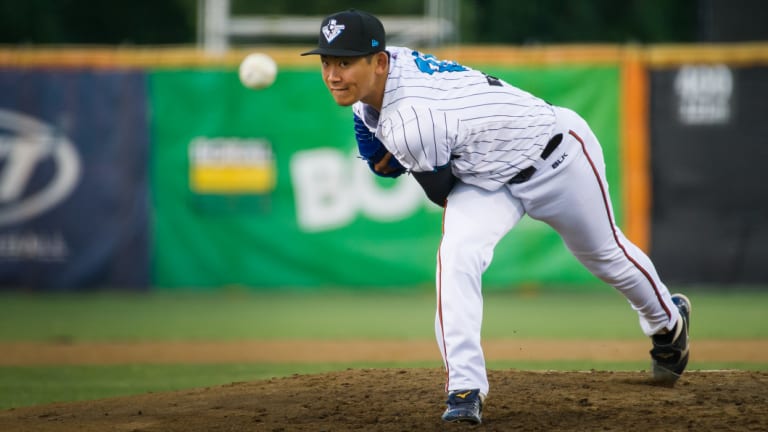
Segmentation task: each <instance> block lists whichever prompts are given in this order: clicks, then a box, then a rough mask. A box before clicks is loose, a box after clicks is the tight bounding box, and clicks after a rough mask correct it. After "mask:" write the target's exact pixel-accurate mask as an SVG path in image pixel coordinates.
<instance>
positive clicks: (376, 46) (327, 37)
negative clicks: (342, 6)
mask: <svg viewBox="0 0 768 432" xmlns="http://www.w3.org/2000/svg"><path fill="white" fill-rule="evenodd" d="M385 47H386V34H385V32H384V25H382V24H381V21H379V19H378V18H376V17H375V16H373V15H371V14H369V13H367V12H363V11H360V10H355V9H348V10H345V11H343V12H337V13H335V14H333V15H329V16H327V17H326V18H325V19H324V20H323V23H322V24H321V26H320V35H319V36H318V38H317V48H315V49H313V50H312V51H307V52H305V53H302V54H301V55H303V56H304V55H310V54H319V55H329V56H336V57H354V56H364V55H368V54H373V53H377V52H379V51H384V48H385Z"/></svg>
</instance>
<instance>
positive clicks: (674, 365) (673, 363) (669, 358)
mask: <svg viewBox="0 0 768 432" xmlns="http://www.w3.org/2000/svg"><path fill="white" fill-rule="evenodd" d="M672 302H673V303H674V304H675V306H677V310H679V311H680V320H679V321H678V322H677V325H676V326H675V328H674V329H673V330H672V331H671V332H669V333H666V334H663V335H654V336H652V337H651V340H652V341H653V349H652V350H651V366H652V368H653V379H654V380H655V381H658V382H662V383H667V384H674V383H675V381H677V379H678V378H680V375H682V374H683V371H684V370H685V366H686V365H687V364H688V355H689V350H688V328H689V326H690V322H691V301H690V300H688V297H686V296H684V295H682V294H674V295H672Z"/></svg>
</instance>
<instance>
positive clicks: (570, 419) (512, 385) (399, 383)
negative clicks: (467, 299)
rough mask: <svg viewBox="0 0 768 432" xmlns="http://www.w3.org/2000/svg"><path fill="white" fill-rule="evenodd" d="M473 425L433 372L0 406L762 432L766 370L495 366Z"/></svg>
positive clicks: (54, 423) (62, 421) (166, 415)
mask: <svg viewBox="0 0 768 432" xmlns="http://www.w3.org/2000/svg"><path fill="white" fill-rule="evenodd" d="M489 378H490V381H491V385H492V393H491V395H490V396H489V399H488V400H487V403H486V407H485V410H484V423H483V424H482V425H480V426H478V427H469V426H464V425H446V424H443V422H442V421H441V420H440V418H439V415H440V413H441V411H442V409H443V405H442V400H443V398H444V394H443V392H442V389H441V388H440V387H441V386H440V384H439V383H441V382H442V379H443V373H442V371H440V370H437V369H402V370H398V369H371V370H366V369H363V370H359V369H356V370H347V371H342V372H333V373H325V374H318V375H306V376H305V375H297V376H292V377H288V378H280V379H271V380H265V381H256V382H249V383H232V384H229V385H225V386H219V387H209V388H202V389H193V390H185V391H178V392H173V393H159V394H147V395H140V396H132V397H123V398H113V399H104V400H99V401H90V402H73V403H60V404H51V405H46V406H40V407H33V408H19V409H15V410H10V411H0V430H2V431H6V432H16V431H19V432H21V431H24V432H27V431H39V432H46V431H56V432H70V431H71V432H75V431H78V432H80V431H82V432H97V431H98V432H103V431H125V432H139V431H142V432H151V431H156V432H174V431H179V432H182V431H184V432H195V431H200V432H203V431H206V432H209V431H270V432H291V431H312V432H319V431H409V432H410V431H420V432H422V431H441V430H469V429H472V430H482V431H500V432H501V431H503V432H506V431H577V430H578V431H598V430H600V431H638V430H665V431H711V430H717V431H750V430H754V431H764V430H768V391H766V389H767V388H768V374H766V373H759V372H691V373H688V374H686V375H685V376H684V377H683V378H682V379H681V380H680V381H679V382H678V384H677V385H676V386H675V387H674V388H666V387H659V386H653V385H651V384H650V382H649V380H648V378H647V376H646V375H645V374H641V373H637V372H634V373H633V372H570V373H568V372H547V373H537V372H522V371H514V370H509V371H491V372H490V376H489Z"/></svg>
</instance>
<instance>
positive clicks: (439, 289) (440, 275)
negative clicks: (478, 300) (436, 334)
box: [437, 199, 450, 391]
mask: <svg viewBox="0 0 768 432" xmlns="http://www.w3.org/2000/svg"><path fill="white" fill-rule="evenodd" d="M447 208H448V200H447V199H446V200H445V206H444V207H443V221H442V229H441V232H442V234H443V236H442V237H440V245H439V246H438V248H437V315H438V317H439V319H440V337H441V338H442V339H443V358H444V359H445V391H448V382H449V380H450V373H449V372H450V369H449V367H448V347H447V346H446V345H445V329H444V328H443V260H442V257H441V253H440V251H441V250H442V247H443V237H445V211H446V209H447Z"/></svg>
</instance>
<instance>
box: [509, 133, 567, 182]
mask: <svg viewBox="0 0 768 432" xmlns="http://www.w3.org/2000/svg"><path fill="white" fill-rule="evenodd" d="M561 142H563V134H561V133H559V134H557V135H555V136H553V137H552V138H550V139H549V142H548V143H547V145H546V146H544V151H543V152H541V158H542V159H546V158H548V157H549V155H551V154H552V152H553V151H555V149H556V148H557V146H559V145H560V143H561ZM535 172H536V168H534V167H533V166H529V167H528V168H526V169H524V170H522V171H520V172H519V173H517V175H516V176H514V177H512V178H511V179H510V180H509V181H508V182H507V183H510V184H517V183H525V182H527V181H528V180H529V179H530V178H531V177H532V176H533V173H535Z"/></svg>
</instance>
